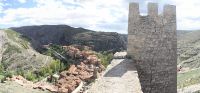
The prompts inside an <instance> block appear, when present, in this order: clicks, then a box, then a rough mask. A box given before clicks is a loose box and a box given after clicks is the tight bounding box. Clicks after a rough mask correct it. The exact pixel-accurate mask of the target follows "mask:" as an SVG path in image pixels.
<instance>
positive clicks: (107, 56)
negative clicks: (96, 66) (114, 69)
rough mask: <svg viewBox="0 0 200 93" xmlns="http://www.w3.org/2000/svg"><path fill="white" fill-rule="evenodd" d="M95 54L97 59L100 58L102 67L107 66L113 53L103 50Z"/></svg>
mask: <svg viewBox="0 0 200 93" xmlns="http://www.w3.org/2000/svg"><path fill="white" fill-rule="evenodd" d="M97 56H98V58H99V59H101V64H102V65H103V66H104V67H107V66H108V65H109V64H110V61H112V59H113V54H112V53H108V52H105V51H104V52H100V53H97Z"/></svg>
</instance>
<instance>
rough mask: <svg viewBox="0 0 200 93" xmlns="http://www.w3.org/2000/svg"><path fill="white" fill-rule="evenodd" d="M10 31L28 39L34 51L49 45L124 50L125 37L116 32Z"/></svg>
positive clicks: (61, 28) (63, 28) (48, 27)
mask: <svg viewBox="0 0 200 93" xmlns="http://www.w3.org/2000/svg"><path fill="white" fill-rule="evenodd" d="M10 29H12V30H14V31H16V32H19V33H21V34H23V35H24V36H26V37H28V38H30V39H31V43H32V46H33V47H34V48H35V49H36V50H40V49H41V46H42V45H47V44H49V43H53V44H58V45H71V44H79V45H86V46H91V47H93V50H95V51H121V50H126V43H127V35H123V34H119V33H116V32H97V31H92V30H88V29H84V28H74V27H70V26H67V25H40V26H23V27H13V28H10Z"/></svg>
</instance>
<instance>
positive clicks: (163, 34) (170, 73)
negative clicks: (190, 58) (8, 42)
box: [127, 3, 177, 93]
mask: <svg viewBox="0 0 200 93" xmlns="http://www.w3.org/2000/svg"><path fill="white" fill-rule="evenodd" d="M147 10H148V14H147V16H142V15H140V11H139V4H138V3H130V5H129V19H128V45H127V53H128V55H129V56H130V57H131V58H132V59H133V60H135V62H136V64H137V67H136V68H137V70H138V73H139V78H140V82H141V86H142V90H143V93H176V92H177V91H176V90H177V89H176V81H177V80H176V75H177V72H176V70H177V55H176V52H177V36H176V6H174V5H164V8H163V13H161V14H158V4H157V3H149V4H148V9H147Z"/></svg>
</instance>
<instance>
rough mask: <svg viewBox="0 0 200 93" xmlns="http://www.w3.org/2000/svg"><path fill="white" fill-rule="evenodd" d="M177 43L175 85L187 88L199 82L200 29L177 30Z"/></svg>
mask: <svg viewBox="0 0 200 93" xmlns="http://www.w3.org/2000/svg"><path fill="white" fill-rule="evenodd" d="M177 43H178V49H177V51H178V68H179V69H180V71H179V72H178V75H177V86H178V88H184V87H185V88H187V86H192V85H195V84H198V83H199V82H200V74H199V71H200V31H187V32H184V31H183V32H178V42H177ZM184 93H185V92H184Z"/></svg>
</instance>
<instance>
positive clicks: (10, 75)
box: [4, 71, 13, 78]
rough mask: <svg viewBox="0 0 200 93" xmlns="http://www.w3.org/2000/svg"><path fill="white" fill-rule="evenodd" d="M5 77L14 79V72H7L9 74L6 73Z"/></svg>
mask: <svg viewBox="0 0 200 93" xmlns="http://www.w3.org/2000/svg"><path fill="white" fill-rule="evenodd" d="M4 76H5V77H9V78H12V76H13V72H10V71H7V72H5V74H4Z"/></svg>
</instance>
